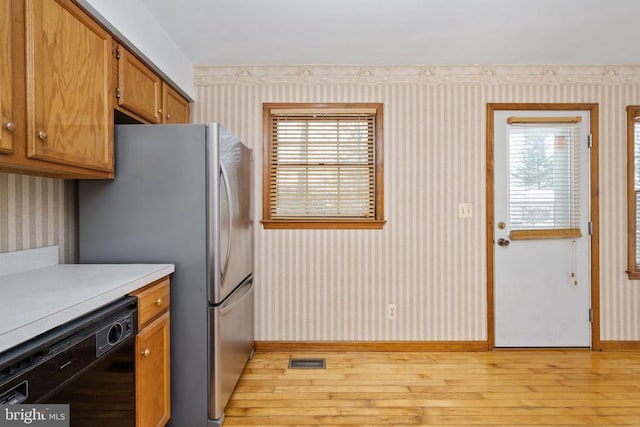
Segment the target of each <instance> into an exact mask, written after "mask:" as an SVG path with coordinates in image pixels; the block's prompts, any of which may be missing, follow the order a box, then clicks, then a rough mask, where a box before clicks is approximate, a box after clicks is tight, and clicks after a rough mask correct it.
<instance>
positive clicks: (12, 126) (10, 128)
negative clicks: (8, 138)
mask: <svg viewBox="0 0 640 427" xmlns="http://www.w3.org/2000/svg"><path fill="white" fill-rule="evenodd" d="M4 127H5V128H7V130H8V131H9V132H11V133H16V131H17V130H18V125H17V124H15V123H14V122H7V123H6V124H5V125H4Z"/></svg>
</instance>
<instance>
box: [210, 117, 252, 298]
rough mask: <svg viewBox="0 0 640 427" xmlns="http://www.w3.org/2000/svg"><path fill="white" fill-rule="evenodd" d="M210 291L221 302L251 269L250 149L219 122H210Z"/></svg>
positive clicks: (211, 296)
mask: <svg viewBox="0 0 640 427" xmlns="http://www.w3.org/2000/svg"><path fill="white" fill-rule="evenodd" d="M208 152H209V179H208V182H209V186H210V190H209V197H210V200H209V212H210V226H211V231H210V236H209V238H210V240H209V257H210V274H211V280H210V282H209V283H210V284H211V285H210V290H209V302H210V303H212V304H218V303H220V302H221V301H223V300H224V299H225V298H226V297H227V296H228V295H229V294H230V293H231V292H232V291H233V290H234V289H235V288H236V287H237V286H238V284H239V283H240V282H242V281H243V280H244V279H245V278H247V277H248V276H249V275H250V274H251V272H252V271H253V216H252V212H251V209H252V205H251V197H252V191H251V189H252V186H251V171H252V164H251V160H252V158H251V156H252V154H251V150H250V149H249V148H247V147H246V146H245V145H244V144H242V142H240V140H239V139H238V138H236V137H235V136H233V135H232V134H231V133H229V132H228V131H227V130H226V129H224V128H223V127H222V126H220V125H218V124H215V123H214V124H211V125H209V146H208Z"/></svg>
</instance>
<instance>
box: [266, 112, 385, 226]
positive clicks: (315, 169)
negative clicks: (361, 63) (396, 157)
mask: <svg viewBox="0 0 640 427" xmlns="http://www.w3.org/2000/svg"><path fill="white" fill-rule="evenodd" d="M263 122H264V123H263V125H264V131H263V132H264V156H263V168H264V170H263V220H262V223H263V225H264V227H265V228H382V226H383V224H384V222H385V221H384V213H383V191H382V190H383V189H382V186H383V179H382V171H383V169H382V104H264V106H263Z"/></svg>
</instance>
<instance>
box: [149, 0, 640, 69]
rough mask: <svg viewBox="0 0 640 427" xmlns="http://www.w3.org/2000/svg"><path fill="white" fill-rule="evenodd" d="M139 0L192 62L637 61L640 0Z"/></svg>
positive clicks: (565, 62)
mask: <svg viewBox="0 0 640 427" xmlns="http://www.w3.org/2000/svg"><path fill="white" fill-rule="evenodd" d="M142 1H143V3H144V4H146V6H147V7H148V9H149V10H150V12H151V14H152V15H153V16H154V17H155V18H156V20H157V21H158V22H159V23H160V24H161V26H162V27H163V28H164V29H165V30H166V31H167V34H168V35H169V36H170V37H171V38H172V39H173V40H175V42H176V43H177V45H178V47H179V48H180V49H182V51H183V52H184V54H185V55H186V56H187V58H189V59H190V60H191V61H192V62H193V63H194V64H195V65H301V64H313V65H328V64H336V65H469V64H591V65H596V64H618V65H627V64H639V63H640V43H639V41H640V25H638V23H637V22H638V17H639V16H640V0H180V1H178V0H142Z"/></svg>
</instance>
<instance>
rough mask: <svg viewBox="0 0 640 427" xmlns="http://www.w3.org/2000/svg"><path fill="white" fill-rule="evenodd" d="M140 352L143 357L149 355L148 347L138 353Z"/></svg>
mask: <svg viewBox="0 0 640 427" xmlns="http://www.w3.org/2000/svg"><path fill="white" fill-rule="evenodd" d="M140 354H142V356H143V357H147V356H149V355H150V354H151V350H149V349H148V348H147V349H146V350H145V351H143V352H142V353H140Z"/></svg>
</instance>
